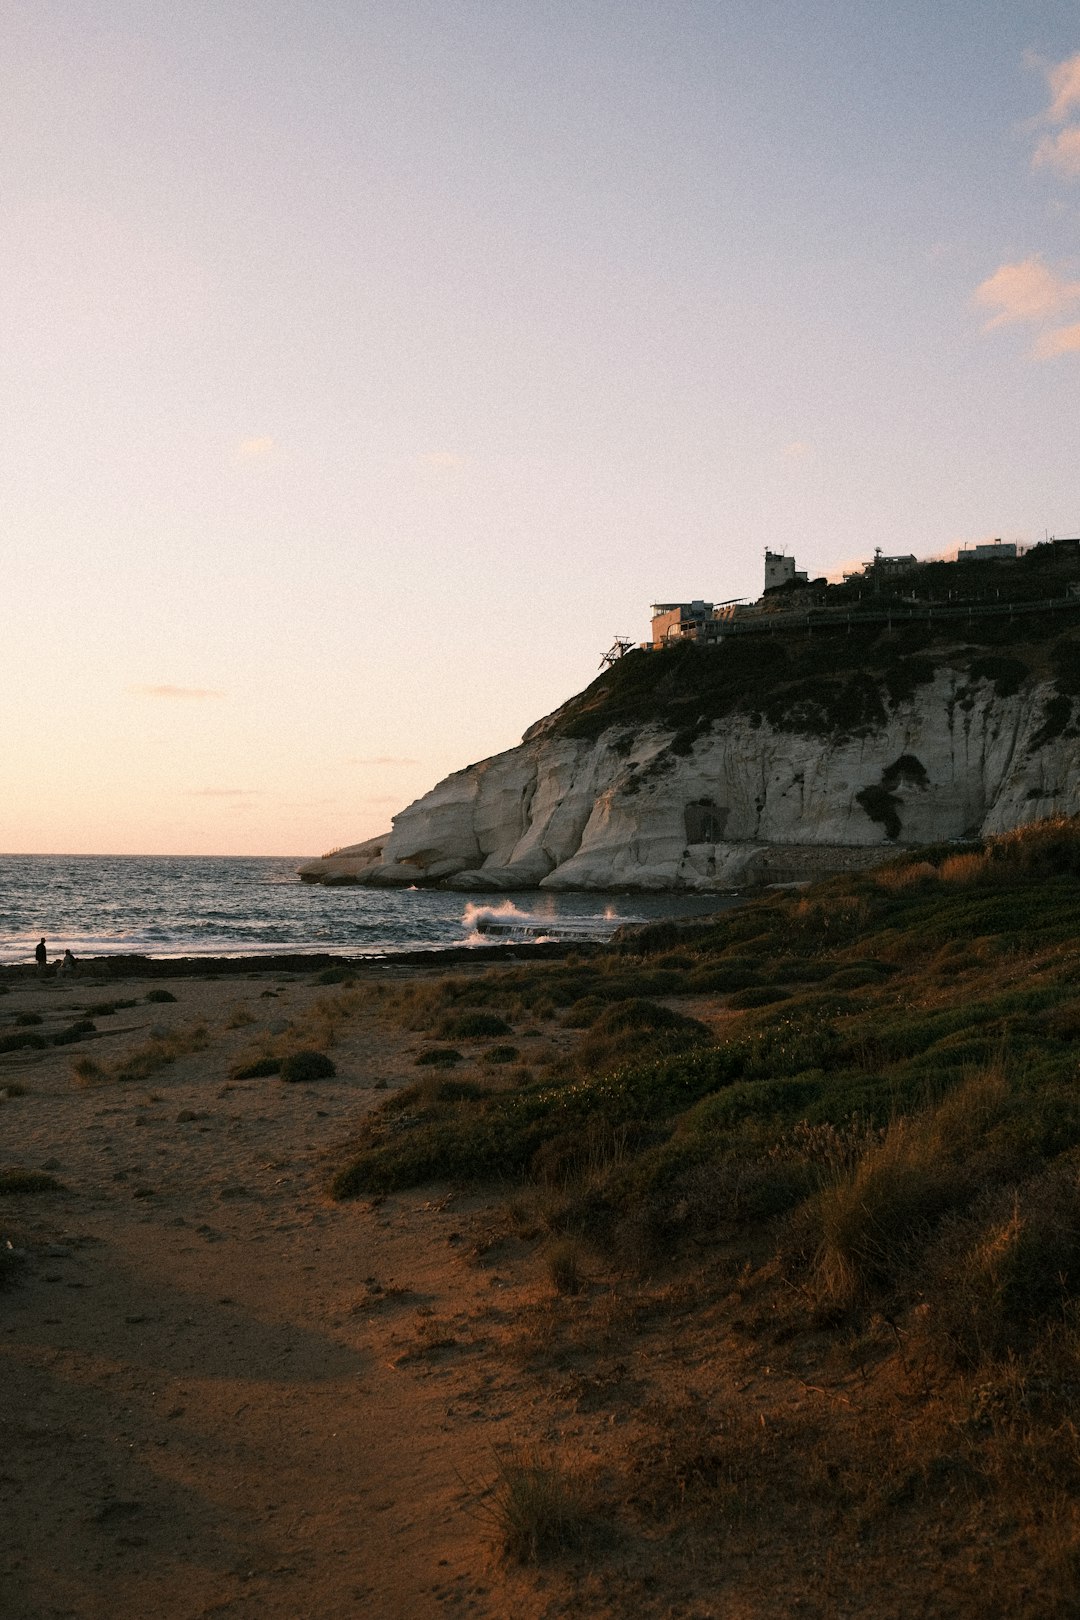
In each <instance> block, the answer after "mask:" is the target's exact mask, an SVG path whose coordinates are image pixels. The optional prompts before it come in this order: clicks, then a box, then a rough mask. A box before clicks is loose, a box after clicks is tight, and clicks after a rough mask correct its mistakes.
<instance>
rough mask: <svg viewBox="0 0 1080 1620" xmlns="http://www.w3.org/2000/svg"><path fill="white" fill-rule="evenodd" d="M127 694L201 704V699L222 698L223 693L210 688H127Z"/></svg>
mask: <svg viewBox="0 0 1080 1620" xmlns="http://www.w3.org/2000/svg"><path fill="white" fill-rule="evenodd" d="M128 691H129V692H134V693H136V694H137V695H138V696H139V697H151V698H180V699H182V700H184V701H185V702H187V701H191V700H194V701H195V702H201V701H202V700H203V698H223V697H224V696H225V694H224V692H219V691H217V690H216V688H214V687H211V686H129V687H128Z"/></svg>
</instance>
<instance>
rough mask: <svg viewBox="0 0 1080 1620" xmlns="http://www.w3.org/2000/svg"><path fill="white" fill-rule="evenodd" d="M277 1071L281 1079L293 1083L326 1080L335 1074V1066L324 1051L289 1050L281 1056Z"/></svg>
mask: <svg viewBox="0 0 1080 1620" xmlns="http://www.w3.org/2000/svg"><path fill="white" fill-rule="evenodd" d="M279 1073H280V1075H281V1078H282V1079H283V1080H286V1081H288V1082H289V1084H290V1085H295V1084H296V1083H297V1082H299V1081H306V1080H328V1079H330V1078H331V1076H332V1075H335V1074H337V1068H336V1067H335V1065H334V1061H333V1059H332V1058H328V1057H327V1055H326V1053H325V1052H290V1054H289V1056H288V1057H287V1058H282V1060H281V1068H280V1070H279Z"/></svg>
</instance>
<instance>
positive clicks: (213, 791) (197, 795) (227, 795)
mask: <svg viewBox="0 0 1080 1620" xmlns="http://www.w3.org/2000/svg"><path fill="white" fill-rule="evenodd" d="M261 793H262V789H261V788H189V789H188V791H187V795H186V796H187V798H189V799H257V798H259V796H260V795H261Z"/></svg>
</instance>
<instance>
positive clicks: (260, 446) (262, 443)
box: [236, 435, 276, 461]
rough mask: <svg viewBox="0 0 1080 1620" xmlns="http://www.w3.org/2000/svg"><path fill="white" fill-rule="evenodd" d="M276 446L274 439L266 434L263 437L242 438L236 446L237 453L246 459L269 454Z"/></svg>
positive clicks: (251, 459)
mask: <svg viewBox="0 0 1080 1620" xmlns="http://www.w3.org/2000/svg"><path fill="white" fill-rule="evenodd" d="M275 448H276V446H275V443H274V440H273V439H271V438H269V437H268V436H266V435H264V436H263V437H262V438H256V439H241V440H240V441H239V442H238V444H237V446H236V453H237V455H238V456H241V457H242V458H243V459H244V460H245V461H254V460H256V459H257V458H258V457H259V456H268V455H269V454H270V452H271V450H273V449H275Z"/></svg>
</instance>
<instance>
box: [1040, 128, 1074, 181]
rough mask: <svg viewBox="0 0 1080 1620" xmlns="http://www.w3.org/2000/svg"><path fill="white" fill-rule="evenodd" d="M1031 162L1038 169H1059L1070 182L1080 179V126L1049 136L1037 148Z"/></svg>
mask: <svg viewBox="0 0 1080 1620" xmlns="http://www.w3.org/2000/svg"><path fill="white" fill-rule="evenodd" d="M1031 162H1032V165H1033V167H1034V168H1036V169H1044V168H1047V169H1057V170H1058V172H1059V173H1060V174H1064V175H1066V176H1067V177H1068V178H1069V179H1070V180H1077V179H1080V125H1076V124H1074V125H1073V126H1072V127H1071V128H1070V129H1062V130H1059V131H1058V133H1057V134H1056V135H1047V136H1046V137H1045V138H1044V139H1043V140H1041V141H1040V142H1039V144H1038V146H1037V147H1036V148H1035V155H1034V157H1033V158H1032V160H1031Z"/></svg>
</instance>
